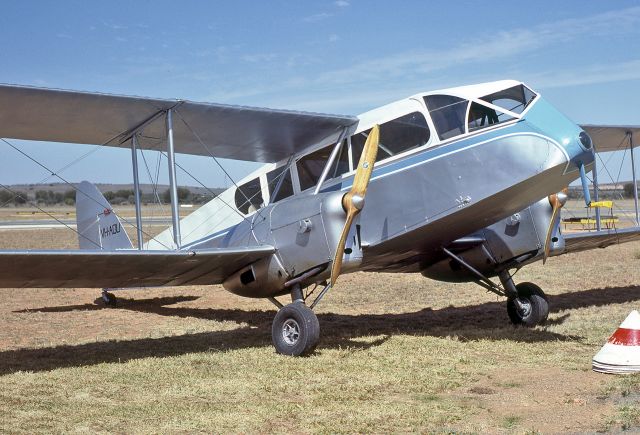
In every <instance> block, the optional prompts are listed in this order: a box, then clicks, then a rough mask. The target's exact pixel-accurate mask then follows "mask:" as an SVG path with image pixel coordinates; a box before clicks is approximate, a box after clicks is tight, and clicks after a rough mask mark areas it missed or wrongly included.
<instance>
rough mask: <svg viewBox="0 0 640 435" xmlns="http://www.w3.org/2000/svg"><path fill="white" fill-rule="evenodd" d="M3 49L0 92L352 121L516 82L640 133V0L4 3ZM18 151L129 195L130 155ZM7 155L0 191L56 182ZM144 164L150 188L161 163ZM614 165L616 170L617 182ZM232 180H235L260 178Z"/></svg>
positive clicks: (212, 177)
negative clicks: (174, 102) (61, 92)
mask: <svg viewBox="0 0 640 435" xmlns="http://www.w3.org/2000/svg"><path fill="white" fill-rule="evenodd" d="M0 38H1V40H2V41H3V44H2V47H1V48H0V83H8V84H21V85H34V86H44V87H53V88H63V89H73V90H83V91H97V92H106V93H117V94H130V95H143V96H150V97H166V98H179V99H190V100H195V101H205V102H216V103H229V104H243V105H252V106H261V107H273V108H285V109H299V110H309V111H321V112H327V113H337V114H358V113H361V112H364V111H366V110H369V109H372V108H374V107H376V106H379V105H382V104H385V103H389V102H391V101H394V100H397V99H401V98H404V97H407V96H409V95H411V94H414V93H417V92H422V91H429V90H434V89H440V88H446V87H451V86H458V85H465V84H472V83H479V82H484V81H491V80H500V79H516V80H522V81H524V82H525V83H527V84H528V85H529V86H530V87H532V88H533V89H534V90H536V91H538V92H540V93H541V94H543V96H544V97H546V98H547V99H548V100H549V101H550V102H551V103H552V104H554V105H556V107H558V108H559V109H560V110H561V111H562V112H564V113H565V114H566V115H568V116H569V117H570V118H571V119H573V120H574V121H576V122H577V123H593V124H617V125H639V124H640V5H639V4H638V2H637V0H636V1H625V0H618V1H615V2H612V1H608V2H605V1H590V0H582V1H574V0H568V1H561V2H560V1H557V0H554V1H546V0H543V1H528V2H521V1H512V2H504V1H503V2H497V1H496V2H491V1H488V2H478V1H457V2H449V1H423V0H422V1H418V0H416V1H408V0H407V1H402V2H398V1H379V0H366V1H365V0H335V1H334V0H327V1H292V0H271V1H242V0H236V1H233V2H222V1H204V0H203V1H190V0H183V1H180V2H176V1H136V2H131V1H117V0H111V1H108V2H104V1H103V2H98V1H87V0H83V1H64V0H60V1H55V2H51V1H22V2H3V3H2V5H1V6H0ZM5 103H6V102H3V101H0V104H5ZM53 110H55V108H54V109H53ZM639 140H640V138H639ZM11 143H13V144H16V145H17V146H19V147H20V149H22V150H23V151H25V152H26V153H28V154H29V155H31V156H33V157H35V158H36V159H37V160H39V161H41V162H42V163H44V164H45V166H47V167H48V168H50V169H51V170H53V171H55V172H57V173H59V174H60V175H61V176H62V177H64V178H65V179H66V180H68V181H71V182H79V181H81V180H83V179H88V180H90V181H93V182H114V183H130V182H131V181H132V175H131V163H130V153H129V152H128V151H127V150H114V149H105V148H104V147H103V148H101V149H99V150H97V151H95V152H93V153H91V154H90V155H89V156H88V157H85V158H83V159H81V160H80V161H79V162H77V163H75V164H73V165H71V166H69V167H66V166H67V164H68V163H69V162H72V161H74V160H76V159H78V158H79V157H81V156H83V155H84V154H85V153H87V151H88V150H90V147H88V146H85V145H68V144H67V145H60V144H49V143H33V142H25V141H11ZM0 153H1V154H0V156H2V161H3V165H2V171H0V182H1V183H3V184H13V183H38V182H41V181H43V180H46V181H47V182H56V181H60V180H59V179H56V178H55V177H48V175H49V174H48V173H47V171H45V170H44V169H42V168H40V167H38V166H37V165H36V164H35V163H33V162H32V161H30V160H28V159H27V158H25V157H24V156H21V155H20V154H19V153H17V152H16V151H15V150H13V149H12V148H10V147H9V146H7V145H6V144H1V143H0ZM608 158H609V156H605V159H608ZM147 159H148V162H147V165H148V166H149V171H148V172H149V173H151V178H153V177H154V174H155V172H156V169H157V168H155V165H157V163H158V160H157V155H152V154H151V153H149V154H148V155H147ZM626 159H627V161H626V162H625V166H624V168H623V169H622V172H621V178H622V179H628V178H630V170H629V165H628V155H627V156H626ZM620 160H621V156H618V155H615V156H613V158H611V159H610V161H609V168H610V172H611V173H612V175H613V177H614V178H617V177H618V175H617V172H618V170H619V166H620V163H619V161H620ZM178 162H179V163H181V164H182V165H183V166H185V167H186V168H188V170H189V171H190V172H191V173H192V174H193V175H194V176H195V177H196V178H197V179H198V180H200V182H202V183H204V184H206V185H207V186H210V187H225V186H229V185H230V182H229V180H227V179H226V178H225V177H224V175H223V174H222V171H220V170H219V168H217V167H216V165H215V163H214V162H213V161H212V159H210V158H202V157H187V156H179V158H178ZM160 164H161V167H160V171H159V172H160V173H162V174H165V173H166V161H163V162H160ZM65 167H66V168H65ZM225 167H226V168H227V170H228V171H229V172H230V173H231V175H232V176H233V178H234V179H238V178H240V177H241V176H243V175H244V174H246V173H247V172H248V171H250V170H252V169H254V168H255V167H256V165H255V164H247V163H238V162H229V161H227V162H225ZM61 168H65V169H63V170H61V171H60V169H61ZM140 171H141V181H142V182H148V181H149V179H150V178H149V176H148V175H147V170H146V168H145V167H141V169H140ZM178 178H179V183H180V184H191V185H197V183H196V182H194V181H193V180H192V179H190V178H189V177H188V176H186V175H185V174H184V173H182V172H181V171H179V172H178ZM608 178H609V177H607V174H606V173H602V172H601V175H600V179H601V182H607V181H609V179H608ZM160 180H161V182H162V181H166V177H161V178H160Z"/></svg>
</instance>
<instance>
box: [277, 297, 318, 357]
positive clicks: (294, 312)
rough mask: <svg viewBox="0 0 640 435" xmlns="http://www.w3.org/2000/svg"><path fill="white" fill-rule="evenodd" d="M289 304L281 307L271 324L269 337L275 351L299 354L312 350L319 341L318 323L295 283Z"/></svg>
mask: <svg viewBox="0 0 640 435" xmlns="http://www.w3.org/2000/svg"><path fill="white" fill-rule="evenodd" d="M291 300H292V301H293V302H292V303H290V304H289V305H286V306H284V307H282V308H281V309H280V310H279V311H278V313H277V314H276V317H275V318H274V319H273V324H272V326H271V339H272V341H273V345H274V346H275V348H276V352H278V353H279V354H282V355H291V356H301V355H308V354H310V353H311V352H313V351H314V349H315V348H316V346H317V345H318V342H319V341H320V323H319V322H318V317H317V316H316V314H315V313H314V312H313V311H312V310H311V309H310V308H309V307H307V306H306V305H305V304H304V298H303V296H302V289H301V288H300V286H299V285H295V286H294V288H293V289H292V290H291Z"/></svg>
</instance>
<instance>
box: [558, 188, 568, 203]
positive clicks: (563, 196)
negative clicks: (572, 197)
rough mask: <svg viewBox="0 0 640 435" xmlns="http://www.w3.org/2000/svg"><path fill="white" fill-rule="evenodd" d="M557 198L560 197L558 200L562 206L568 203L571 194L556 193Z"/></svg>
mask: <svg viewBox="0 0 640 435" xmlns="http://www.w3.org/2000/svg"><path fill="white" fill-rule="evenodd" d="M556 198H558V202H559V203H560V207H562V206H564V205H565V204H566V203H567V199H569V195H567V194H566V192H564V191H562V192H558V193H557V194H556Z"/></svg>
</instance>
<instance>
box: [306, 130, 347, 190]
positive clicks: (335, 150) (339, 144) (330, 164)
mask: <svg viewBox="0 0 640 435" xmlns="http://www.w3.org/2000/svg"><path fill="white" fill-rule="evenodd" d="M348 131H349V129H348V128H347V127H345V128H343V129H342V133H340V137H338V141H337V142H336V146H335V147H333V151H331V155H330V156H329V160H327V164H326V165H325V166H324V169H323V170H322V175H320V179H319V180H318V184H317V185H316V190H315V192H313V194H314V195H317V194H318V192H320V186H322V183H324V180H326V179H327V175H329V170H331V168H332V167H333V162H334V161H335V160H336V159H337V158H338V152H339V151H340V150H341V149H342V141H343V140H344V138H345V136H346V135H347V132H348Z"/></svg>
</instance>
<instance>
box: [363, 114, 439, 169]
mask: <svg viewBox="0 0 640 435" xmlns="http://www.w3.org/2000/svg"><path fill="white" fill-rule="evenodd" d="M369 131H371V130H366V131H364V132H362V133H359V134H356V135H354V136H352V137H351V149H352V153H351V154H352V155H353V160H354V162H353V167H354V168H355V167H356V166H357V165H358V161H359V159H360V154H362V150H363V148H364V144H365V142H366V140H367V136H368V135H369ZM430 137H431V131H430V130H429V125H428V124H427V120H426V119H425V117H424V115H423V114H422V113H420V112H413V113H409V114H407V115H404V116H401V117H399V118H396V119H393V120H391V121H389V122H385V123H384V124H382V125H380V142H379V147H378V156H377V158H376V161H380V160H384V159H386V158H389V157H391V156H395V155H396V154H400V153H403V152H405V151H408V150H411V149H414V148H418V147H421V146H422V145H426V144H427V142H429V138H430Z"/></svg>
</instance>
